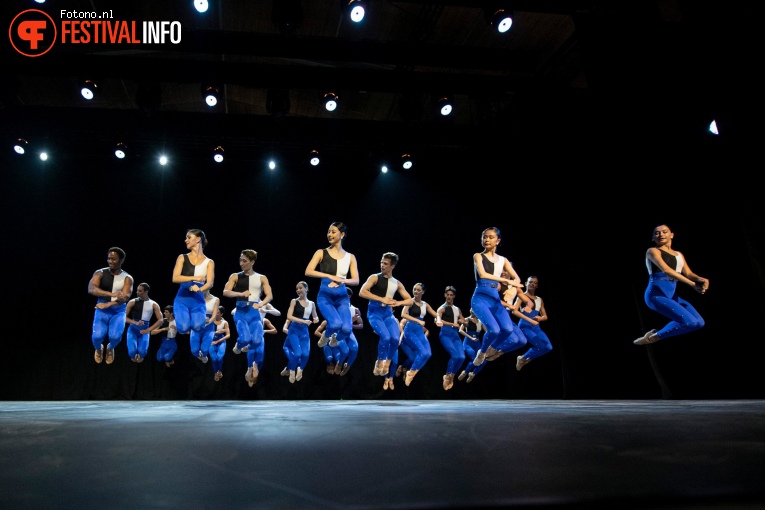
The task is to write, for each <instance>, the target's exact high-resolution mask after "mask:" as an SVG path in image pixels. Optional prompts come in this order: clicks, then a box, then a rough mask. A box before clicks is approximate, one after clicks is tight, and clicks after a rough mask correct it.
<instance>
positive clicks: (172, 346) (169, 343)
mask: <svg viewBox="0 0 765 510" xmlns="http://www.w3.org/2000/svg"><path fill="white" fill-rule="evenodd" d="M177 350H178V342H176V341H175V338H167V337H164V336H163V337H162V343H161V344H160V345H159V350H158V351H157V361H160V362H162V361H166V362H168V363H169V362H171V361H173V356H175V352H176V351H177Z"/></svg>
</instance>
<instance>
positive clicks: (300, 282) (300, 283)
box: [297, 280, 308, 290]
mask: <svg viewBox="0 0 765 510" xmlns="http://www.w3.org/2000/svg"><path fill="white" fill-rule="evenodd" d="M297 284H298V285H302V286H303V287H305V290H308V284H307V283H306V282H304V281H303V280H300V281H299V282H297Z"/></svg>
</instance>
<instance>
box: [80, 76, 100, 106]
mask: <svg viewBox="0 0 765 510" xmlns="http://www.w3.org/2000/svg"><path fill="white" fill-rule="evenodd" d="M97 88H98V85H96V82H94V81H93V80H85V81H83V82H82V85H80V94H82V97H84V98H85V99H87V100H88V101H90V100H91V99H93V98H94V97H95V96H96V89H97Z"/></svg>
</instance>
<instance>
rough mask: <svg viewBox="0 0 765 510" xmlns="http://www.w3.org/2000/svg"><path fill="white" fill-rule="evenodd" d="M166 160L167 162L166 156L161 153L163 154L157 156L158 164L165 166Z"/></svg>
mask: <svg viewBox="0 0 765 510" xmlns="http://www.w3.org/2000/svg"><path fill="white" fill-rule="evenodd" d="M167 162H168V159H167V156H164V155H163V156H160V157H159V164H160V165H162V166H165V165H166V164H167Z"/></svg>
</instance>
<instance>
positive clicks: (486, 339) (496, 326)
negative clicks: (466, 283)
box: [470, 279, 514, 352]
mask: <svg viewBox="0 0 765 510" xmlns="http://www.w3.org/2000/svg"><path fill="white" fill-rule="evenodd" d="M497 286H498V285H497V282H492V281H491V280H484V279H479V280H478V281H477V282H476V286H475V291H474V292H473V297H472V298H471V299H470V306H471V308H473V313H475V316H476V317H478V320H480V321H481V322H482V323H483V325H484V327H485V328H486V333H484V335H483V340H482V341H481V351H483V352H486V350H487V349H488V348H489V346H492V347H494V348H495V349H497V350H499V346H500V345H503V344H505V342H506V341H507V340H508V338H509V337H510V335H511V333H512V332H513V329H514V326H513V321H512V320H510V314H509V313H508V311H507V310H506V309H505V307H504V306H502V303H501V302H500V300H499V291H498V290H497ZM511 350H512V349H511Z"/></svg>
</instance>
